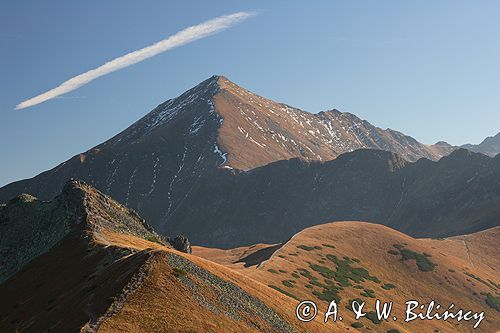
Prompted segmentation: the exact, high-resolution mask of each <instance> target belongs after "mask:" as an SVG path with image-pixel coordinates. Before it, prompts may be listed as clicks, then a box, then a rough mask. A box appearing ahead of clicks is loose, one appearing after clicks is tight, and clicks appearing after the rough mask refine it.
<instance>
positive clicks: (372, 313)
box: [365, 311, 381, 325]
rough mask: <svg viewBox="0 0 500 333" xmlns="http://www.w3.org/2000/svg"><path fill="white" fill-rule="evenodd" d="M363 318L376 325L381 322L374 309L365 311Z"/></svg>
mask: <svg viewBox="0 0 500 333" xmlns="http://www.w3.org/2000/svg"><path fill="white" fill-rule="evenodd" d="M365 318H366V319H368V320H370V321H371V322H372V323H374V324H377V325H378V324H380V323H381V321H380V320H379V319H378V318H377V313H376V312H375V311H369V312H367V313H366V316H365Z"/></svg>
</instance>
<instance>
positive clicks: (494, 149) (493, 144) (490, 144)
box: [461, 133, 500, 156]
mask: <svg viewBox="0 0 500 333" xmlns="http://www.w3.org/2000/svg"><path fill="white" fill-rule="evenodd" d="M461 147H462V148H465V149H469V150H471V151H474V152H478V153H483V154H486V155H489V156H495V155H497V154H498V153H500V133H498V134H497V135H495V136H489V137H487V138H486V139H484V140H483V142H481V143H480V144H478V145H471V144H467V145H463V146H461Z"/></svg>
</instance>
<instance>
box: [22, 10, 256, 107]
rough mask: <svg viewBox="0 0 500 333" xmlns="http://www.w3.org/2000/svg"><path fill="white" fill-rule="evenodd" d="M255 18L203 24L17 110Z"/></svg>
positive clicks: (243, 16) (224, 18)
mask: <svg viewBox="0 0 500 333" xmlns="http://www.w3.org/2000/svg"><path fill="white" fill-rule="evenodd" d="M254 15H255V13H253V12H238V13H234V14H230V15H225V16H219V17H216V18H214V19H211V20H208V21H206V22H203V23H201V24H198V25H193V26H191V27H189V28H186V29H184V30H181V31H179V32H177V33H176V34H174V35H172V36H170V37H168V38H166V39H163V40H161V41H159V42H157V43H155V44H153V45H150V46H147V47H145V48H142V49H140V50H137V51H134V52H130V53H128V54H126V55H123V56H121V57H118V58H116V59H113V60H111V61H108V62H107V63H105V64H104V65H102V66H99V67H97V68H95V69H91V70H89V71H88V72H85V73H83V74H80V75H77V76H75V77H73V78H71V79H69V80H67V81H65V82H63V83H62V84H61V85H59V86H58V87H56V88H54V89H51V90H49V91H47V92H45V93H43V94H40V95H38V96H35V97H33V98H30V99H28V100H26V101H24V102H21V103H19V104H18V105H17V106H16V110H19V109H24V108H27V107H30V106H33V105H37V104H40V103H43V102H45V101H48V100H50V99H53V98H56V97H58V96H60V95H63V94H66V93H68V92H70V91H73V90H75V89H78V88H79V87H81V86H83V85H85V84H87V83H89V82H91V81H93V80H95V79H97V78H99V77H101V76H103V75H106V74H109V73H112V72H114V71H117V70H119V69H122V68H125V67H128V66H131V65H134V64H137V63H138V62H141V61H143V60H146V59H148V58H151V57H154V56H155V55H157V54H160V53H163V52H166V51H169V50H172V49H175V48H177V47H179V46H182V45H184V44H187V43H190V42H193V41H195V40H198V39H201V38H204V37H207V36H210V35H213V34H215V33H218V32H221V31H223V30H226V29H228V28H230V27H231V26H233V25H235V24H236V23H239V22H241V21H243V20H245V19H247V18H249V17H251V16H254Z"/></svg>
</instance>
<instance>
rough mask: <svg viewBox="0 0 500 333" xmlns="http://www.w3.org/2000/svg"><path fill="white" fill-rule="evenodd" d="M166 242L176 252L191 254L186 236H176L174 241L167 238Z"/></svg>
mask: <svg viewBox="0 0 500 333" xmlns="http://www.w3.org/2000/svg"><path fill="white" fill-rule="evenodd" d="M168 242H169V243H170V245H172V247H173V248H174V249H176V250H177V251H181V252H184V253H189V254H191V252H192V250H191V243H190V242H189V240H188V239H187V237H186V236H183V235H179V236H176V237H175V238H174V239H170V238H168Z"/></svg>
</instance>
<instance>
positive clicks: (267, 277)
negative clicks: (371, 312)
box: [194, 222, 500, 333]
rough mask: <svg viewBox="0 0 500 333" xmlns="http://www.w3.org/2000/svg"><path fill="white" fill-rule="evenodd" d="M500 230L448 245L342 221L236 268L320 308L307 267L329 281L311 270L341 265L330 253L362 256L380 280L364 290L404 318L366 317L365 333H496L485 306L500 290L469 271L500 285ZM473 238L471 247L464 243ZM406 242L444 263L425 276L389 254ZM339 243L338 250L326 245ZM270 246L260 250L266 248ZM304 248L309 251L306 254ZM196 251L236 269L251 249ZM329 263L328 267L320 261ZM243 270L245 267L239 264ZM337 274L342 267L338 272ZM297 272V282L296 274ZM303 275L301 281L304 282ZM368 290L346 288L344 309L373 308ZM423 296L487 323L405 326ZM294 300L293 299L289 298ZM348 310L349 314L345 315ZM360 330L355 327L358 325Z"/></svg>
mask: <svg viewBox="0 0 500 333" xmlns="http://www.w3.org/2000/svg"><path fill="white" fill-rule="evenodd" d="M499 230H500V228H495V229H491V230H488V231H485V232H481V233H477V234H473V235H468V236H460V237H454V238H450V239H446V240H429V239H413V238H411V237H409V236H407V235H405V234H402V233H400V232H397V231H394V230H392V229H390V228H388V227H384V226H381V225H376V224H370V223H362V222H336V223H330V224H324V225H320V226H315V227H312V228H308V229H306V230H304V231H302V232H300V233H299V234H297V235H296V236H294V237H293V238H292V239H291V240H290V241H289V242H287V243H286V244H285V245H284V246H283V247H282V248H280V249H279V250H277V251H276V252H275V253H274V254H273V255H272V257H271V258H270V259H269V260H267V261H264V262H263V263H261V264H260V265H259V266H258V267H257V268H255V267H251V268H246V269H245V268H244V267H242V266H236V268H237V269H238V270H239V272H241V273H242V274H246V275H247V276H249V277H251V278H252V279H254V280H257V281H260V282H262V283H263V284H266V285H276V286H278V287H280V288H281V289H283V290H285V291H287V292H289V293H292V294H293V295H295V296H296V297H297V298H299V299H312V300H315V301H317V303H318V304H325V303H326V302H325V301H321V300H319V299H318V298H317V297H316V296H314V295H312V290H319V289H318V288H317V287H316V286H313V289H310V288H306V285H308V284H310V283H309V279H308V278H306V277H304V276H302V275H300V274H298V273H300V272H299V269H300V268H305V269H307V270H309V271H310V272H311V274H312V276H314V277H316V278H318V281H321V282H323V281H324V278H323V277H322V276H321V275H319V274H318V273H317V272H315V271H314V270H313V269H311V268H310V267H309V263H313V264H320V265H323V266H327V267H330V268H333V267H335V266H334V265H333V263H332V262H330V261H329V260H328V259H326V258H325V256H326V255H327V254H331V255H335V256H337V257H338V258H342V257H344V256H348V257H349V258H351V259H352V258H356V259H357V260H359V263H353V264H352V266H354V267H363V268H366V269H367V270H368V271H369V273H370V275H372V276H376V277H377V278H378V279H379V280H380V281H381V283H376V282H373V281H368V280H367V281H365V282H362V283H360V285H361V286H362V287H363V288H364V289H365V288H366V289H371V290H374V292H375V295H376V298H378V299H381V300H382V301H390V300H392V301H394V302H395V305H394V311H393V313H395V314H398V315H399V317H400V319H399V320H398V321H396V322H390V323H382V324H380V325H375V324H373V323H371V322H370V321H367V320H361V322H363V324H364V328H361V329H360V330H361V331H363V332H365V331H367V327H369V328H371V329H372V331H375V332H385V331H386V330H388V329H390V328H397V329H399V330H400V331H401V332H434V331H435V330H436V332H450V333H451V332H473V331H475V332H478V331H479V332H495V330H497V329H498V327H499V322H498V312H496V311H495V310H494V309H492V308H490V307H488V306H487V305H486V304H485V296H484V295H481V292H483V293H488V292H490V293H493V294H494V293H495V292H498V291H499V290H496V291H495V289H494V288H493V289H492V288H490V287H489V286H487V285H485V284H484V283H481V282H480V281H478V280H475V279H474V278H471V277H470V276H468V275H466V274H464V272H468V273H469V274H473V275H474V276H477V277H480V278H481V279H482V280H483V281H486V282H487V281H488V280H487V279H490V280H492V281H493V282H495V283H498V280H497V279H498V273H497V272H498V267H499V266H498V264H499V263H498V259H499V258H498V239H499V237H498V233H499ZM464 239H465V240H466V244H467V247H468V248H469V251H467V248H466V246H465V244H464V242H463V240H464ZM403 243H404V244H406V245H405V248H407V249H411V250H412V251H415V252H418V253H426V254H428V255H430V257H429V260H431V261H432V262H434V263H435V264H437V266H436V267H435V268H434V270H433V271H431V272H423V271H420V270H419V269H418V267H417V265H416V263H415V260H408V261H401V260H400V258H401V257H400V256H399V255H397V256H396V255H392V254H389V253H388V251H389V250H395V248H394V246H393V245H394V244H403ZM323 244H328V245H333V246H335V248H331V247H327V246H324V245H323ZM303 245H305V246H306V247H304V246H303ZM264 246H265V245H260V247H261V248H262V247H264ZM314 246H320V247H321V249H310V248H308V247H314ZM300 247H303V248H305V249H302V248H300ZM194 253H195V254H197V255H200V256H203V257H205V258H210V259H212V260H219V262H220V263H222V264H225V265H228V266H229V267H233V268H234V267H235V264H234V262H235V261H237V260H239V258H240V256H241V254H242V253H245V249H237V251H235V250H229V251H228V253H226V254H224V253H221V250H215V251H214V250H210V249H202V248H196V249H195V252H194ZM321 261H323V262H324V263H321ZM238 265H240V264H238ZM334 270H335V269H334ZM292 274H295V277H294V276H292ZM297 276H299V277H298V278H297ZM284 280H293V281H295V283H294V284H293V283H292V287H289V286H288V287H287V286H285V285H283V283H282V281H284ZM386 283H390V284H394V285H395V286H396V288H394V289H391V290H385V289H383V288H381V286H382V285H383V284H386ZM362 292H363V289H355V288H353V287H346V288H344V289H343V290H342V291H340V293H339V294H340V296H341V298H342V300H341V302H343V305H341V307H340V308H341V309H345V304H346V301H347V300H349V299H354V298H362V299H364V300H365V301H367V304H368V307H372V308H373V306H374V300H375V299H374V298H370V297H363V296H360V293H362ZM411 299H416V300H419V301H421V302H422V303H424V302H425V303H427V302H429V301H430V300H436V301H438V302H439V303H440V304H442V305H443V306H446V307H447V306H448V305H449V304H450V303H454V304H455V305H456V307H458V308H463V309H467V310H468V309H472V310H474V311H483V310H484V311H485V313H486V318H487V319H486V320H484V321H483V322H482V323H481V326H480V327H479V329H477V330H473V329H472V324H471V323H470V322H469V323H467V322H463V321H462V322H460V323H459V324H457V322H456V321H448V322H444V321H436V320H433V321H413V322H411V323H410V324H405V323H403V321H402V319H403V318H404V310H405V304H404V303H405V301H407V300H411ZM290 300H291V302H293V299H292V298H290ZM343 311H344V313H345V312H346V311H347V310H343ZM346 316H348V317H349V318H350V319H348V323H349V324H350V323H352V322H354V320H353V319H352V313H350V312H347V313H346ZM351 330H353V328H351Z"/></svg>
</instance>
